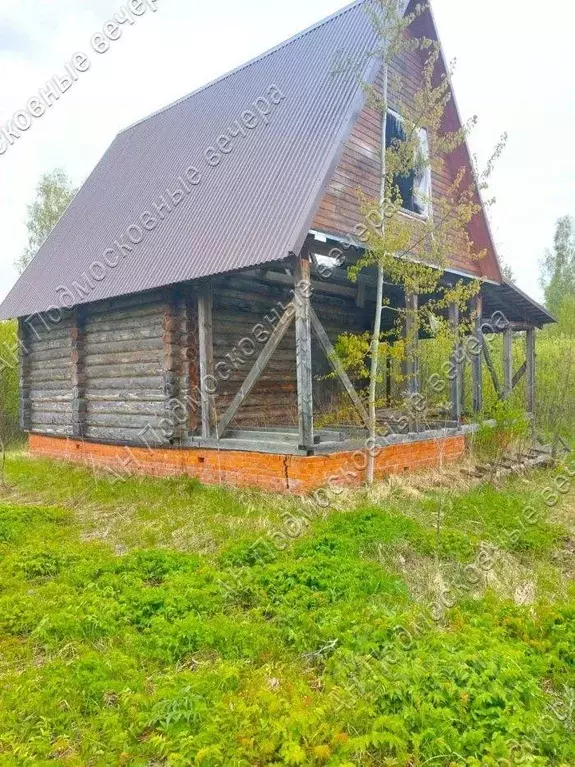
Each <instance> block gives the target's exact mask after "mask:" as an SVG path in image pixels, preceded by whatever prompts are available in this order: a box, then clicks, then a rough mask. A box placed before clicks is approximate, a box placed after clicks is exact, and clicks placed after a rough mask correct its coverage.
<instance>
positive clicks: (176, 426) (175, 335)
mask: <svg viewBox="0 0 575 767" xmlns="http://www.w3.org/2000/svg"><path fill="white" fill-rule="evenodd" d="M183 305H184V301H183V297H182V296H179V295H178V294H177V293H176V291H175V290H173V289H172V290H170V291H169V293H168V296H167V302H166V308H165V310H164V319H163V346H164V397H165V405H166V418H167V419H168V421H169V422H170V424H171V433H170V434H166V436H168V437H169V441H170V442H171V443H172V444H181V443H182V440H183V438H184V437H185V435H186V434H187V431H188V429H187V417H183V414H182V407H183V403H182V399H183V397H182V392H183V387H182V379H183V376H184V360H185V350H184V348H183V344H182V335H183V333H182V330H183V325H184V322H185V318H184V316H183V312H182V311H181V307H182V306H183Z"/></svg>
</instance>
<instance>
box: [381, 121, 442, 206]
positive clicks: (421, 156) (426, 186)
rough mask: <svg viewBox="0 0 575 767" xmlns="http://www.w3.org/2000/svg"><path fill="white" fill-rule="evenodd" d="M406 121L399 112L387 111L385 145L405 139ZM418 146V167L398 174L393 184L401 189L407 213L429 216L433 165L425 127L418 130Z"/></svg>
mask: <svg viewBox="0 0 575 767" xmlns="http://www.w3.org/2000/svg"><path fill="white" fill-rule="evenodd" d="M406 138H407V136H406V132H405V123H404V120H403V118H402V117H401V116H400V115H398V114H397V112H393V111H391V110H390V111H389V112H388V113H387V130H386V135H385V146H386V148H389V147H390V146H391V145H392V143H393V142H394V141H400V142H401V141H405V140H406ZM418 138H419V141H418V146H417V149H416V153H417V157H416V167H415V168H414V169H413V170H412V171H411V172H410V173H409V174H408V175H399V174H398V175H396V176H394V179H393V185H394V186H395V187H396V188H398V189H399V193H400V195H401V199H402V209H403V210H404V211H405V212H406V213H415V215H417V216H421V217H422V218H427V217H428V216H429V209H430V203H431V166H430V163H429V140H428V137H427V131H426V130H425V128H420V129H419V130H418Z"/></svg>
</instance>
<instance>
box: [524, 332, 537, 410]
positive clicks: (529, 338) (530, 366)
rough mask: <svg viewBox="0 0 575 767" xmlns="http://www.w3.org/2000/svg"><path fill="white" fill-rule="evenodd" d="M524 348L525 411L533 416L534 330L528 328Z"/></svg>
mask: <svg viewBox="0 0 575 767" xmlns="http://www.w3.org/2000/svg"><path fill="white" fill-rule="evenodd" d="M525 346H526V349H525V351H526V357H527V359H526V363H525V364H526V373H527V410H528V412H529V413H531V414H532V415H534V414H535V404H536V400H535V396H536V389H535V368H536V364H535V363H536V353H535V328H529V330H528V331H527V334H526V337H525Z"/></svg>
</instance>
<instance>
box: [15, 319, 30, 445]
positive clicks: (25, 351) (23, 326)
mask: <svg viewBox="0 0 575 767" xmlns="http://www.w3.org/2000/svg"><path fill="white" fill-rule="evenodd" d="M18 346H19V350H20V355H19V360H20V367H19V375H20V403H19V404H20V428H21V429H22V431H31V429H32V406H31V403H30V393H29V392H30V385H31V382H30V331H29V327H28V324H27V323H26V322H25V320H24V318H23V317H20V319H19V320H18Z"/></svg>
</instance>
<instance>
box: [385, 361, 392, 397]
mask: <svg viewBox="0 0 575 767" xmlns="http://www.w3.org/2000/svg"><path fill="white" fill-rule="evenodd" d="M392 386H393V357H392V356H391V354H388V355H387V358H386V360H385V401H386V404H387V407H391V400H392V394H393V391H392Z"/></svg>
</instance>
